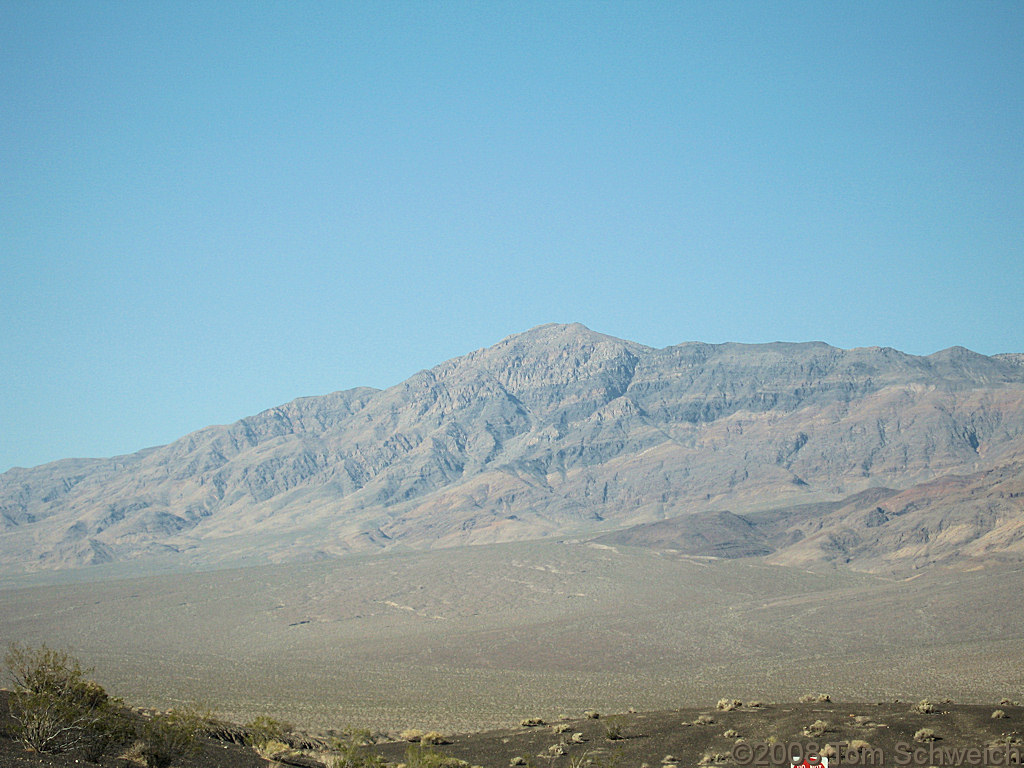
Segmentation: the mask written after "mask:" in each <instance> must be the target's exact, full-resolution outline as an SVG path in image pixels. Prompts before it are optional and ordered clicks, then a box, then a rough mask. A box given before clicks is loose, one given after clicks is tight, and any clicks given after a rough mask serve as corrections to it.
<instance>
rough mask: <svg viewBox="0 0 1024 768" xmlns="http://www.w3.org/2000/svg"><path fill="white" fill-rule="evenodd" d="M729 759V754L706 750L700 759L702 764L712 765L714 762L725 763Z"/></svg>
mask: <svg viewBox="0 0 1024 768" xmlns="http://www.w3.org/2000/svg"><path fill="white" fill-rule="evenodd" d="M728 759H729V755H723V754H722V753H721V752H705V753H704V755H703V756H702V757H701V759H700V764H701V765H710V764H712V763H724V762H725V761H726V760H728Z"/></svg>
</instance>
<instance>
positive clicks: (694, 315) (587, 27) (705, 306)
mask: <svg viewBox="0 0 1024 768" xmlns="http://www.w3.org/2000/svg"><path fill="white" fill-rule="evenodd" d="M550 321H557V322H572V321H579V322H582V323H585V324H586V325H588V326H590V327H591V328H593V329H595V330H598V331H602V332H605V333H609V334H612V335H615V336H621V337H626V338H630V339H634V340H636V341H639V342H642V343H645V344H649V345H652V346H659V347H660V346H666V345H670V344H676V343H680V342H683V341H690V340H700V341H709V342H721V341H744V342H762V341H772V340H777V339H783V340H794V341H802V340H823V341H827V342H829V343H831V344H835V345H837V346H843V347H851V346H866V345H882V346H893V347H897V348H899V349H902V350H905V351H908V352H912V353H917V354H927V353H930V352H934V351H936V350H939V349H942V348H945V347H948V346H952V345H954V344H960V345H963V346H967V347H970V348H972V349H974V350H977V351H979V352H983V353H986V354H993V353H996V352H1004V351H1024V3H1021V2H1018V1H1016V0H1014V2H963V3H946V2H920V3H915V2H898V3H893V2H888V1H887V2H878V3H875V2H860V1H858V2H852V1H851V2H827V3H826V2H817V1H815V2H809V3H798V2H788V1H787V2H777V3H776V2H764V3H747V2H699V3H698V2H692V3H686V2H665V3H653V2H648V3H645V2H614V3H612V2H609V3H603V2H592V1H588V2H582V3H569V2H550V1H549V0H544V2H465V3H462V2H384V3H379V2H337V3H335V2H329V3H301V2H283V1H282V2H274V3H257V2H238V3H231V2H210V3H183V2H167V3H157V2H134V1H133V2H124V3H121V2H59V3H49V2H43V1H41V0H26V1H25V2H13V1H12V0H0V361H2V362H0V471H2V470H4V469H7V468H9V467H11V466H15V465H20V466H29V465H34V464H38V463H42V462H45V461H50V460H54V459H58V458H63V457H70V456H104V455H112V454H116V453H127V452H131V451H134V450H137V449H140V448H143V447H146V446H149V445H155V444H160V443H165V442H169V441H170V440H172V439H174V438H176V437H179V436H181V435H183V434H185V433H186V432H189V431H191V430H194V429H197V428H200V427H203V426H206V425H208V424H211V423H226V422H229V421H233V420H235V419H238V418H241V417H243V416H247V415H250V414H253V413H256V412H258V411H260V410H262V409H264V408H268V407H270V406H273V405H277V404H279V403H282V402H285V401H287V400H290V399H292V398H294V397H297V396H301V395H313V394H322V393H325V392H330V391H333V390H336V389H344V388H348V387H353V386H358V385H371V386H377V387H385V386H389V385H391V384H395V383H398V382H399V381H401V380H402V379H404V378H406V377H407V376H409V375H411V374H412V373H414V372H415V371H417V370H419V369H421V368H425V367H429V366H431V365H433V364H435V363H438V362H440V361H442V360H444V359H447V358H449V357H453V356H455V355H458V354H462V353H465V352H468V351H470V350H473V349H475V348H478V347H481V346H486V345H488V344H491V343H494V342H496V341H497V340H498V339H500V338H502V337H503V336H506V335H508V334H510V333H515V332H518V331H523V330H526V329H527V328H530V327H532V326H534V325H538V324H540V323H544V322H550Z"/></svg>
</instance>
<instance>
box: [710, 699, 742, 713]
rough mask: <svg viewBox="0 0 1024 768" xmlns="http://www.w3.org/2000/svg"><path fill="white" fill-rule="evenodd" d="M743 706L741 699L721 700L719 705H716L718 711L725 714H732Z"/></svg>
mask: <svg viewBox="0 0 1024 768" xmlns="http://www.w3.org/2000/svg"><path fill="white" fill-rule="evenodd" d="M742 706H743V702H742V701H740V700H739V699H719V700H718V704H716V705H715V707H716V708H717V709H720V710H722V711H723V712H732V711H733V710H734V709H739V708H740V707H742Z"/></svg>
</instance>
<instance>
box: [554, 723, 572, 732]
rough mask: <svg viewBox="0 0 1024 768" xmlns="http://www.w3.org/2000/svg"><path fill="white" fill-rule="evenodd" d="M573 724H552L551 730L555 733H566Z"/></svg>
mask: <svg viewBox="0 0 1024 768" xmlns="http://www.w3.org/2000/svg"><path fill="white" fill-rule="evenodd" d="M570 728H571V726H570V725H569V724H568V723H556V724H555V725H552V726H551V730H552V731H554V732H555V733H565V732H566V731H568V730H570Z"/></svg>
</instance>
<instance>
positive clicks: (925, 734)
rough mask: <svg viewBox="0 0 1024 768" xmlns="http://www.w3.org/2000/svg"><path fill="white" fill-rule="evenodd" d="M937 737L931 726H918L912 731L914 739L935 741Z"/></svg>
mask: <svg viewBox="0 0 1024 768" xmlns="http://www.w3.org/2000/svg"><path fill="white" fill-rule="evenodd" d="M938 738H939V737H938V736H936V735H935V731H933V730H932V729H931V728H918V729H917V730H916V731H915V732H914V741H935V740H937V739H938Z"/></svg>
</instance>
